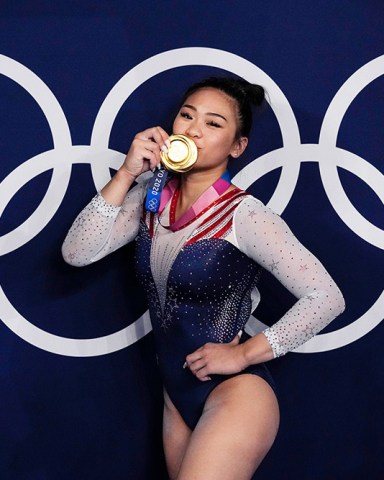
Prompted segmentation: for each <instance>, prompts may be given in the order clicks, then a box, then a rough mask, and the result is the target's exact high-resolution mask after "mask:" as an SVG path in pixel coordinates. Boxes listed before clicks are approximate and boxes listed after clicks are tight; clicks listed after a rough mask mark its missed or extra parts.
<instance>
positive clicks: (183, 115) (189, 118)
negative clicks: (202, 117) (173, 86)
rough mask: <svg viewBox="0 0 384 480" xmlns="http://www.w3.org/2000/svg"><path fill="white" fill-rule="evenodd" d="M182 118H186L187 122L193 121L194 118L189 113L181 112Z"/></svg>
mask: <svg viewBox="0 0 384 480" xmlns="http://www.w3.org/2000/svg"><path fill="white" fill-rule="evenodd" d="M180 116H181V117H183V118H186V119H187V120H192V117H191V115H190V114H189V113H188V112H180Z"/></svg>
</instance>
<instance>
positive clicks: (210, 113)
mask: <svg viewBox="0 0 384 480" xmlns="http://www.w3.org/2000/svg"><path fill="white" fill-rule="evenodd" d="M183 107H187V108H190V109H191V110H194V111H195V112H197V109H196V107H194V106H193V105H189V104H187V103H185V104H184V105H183ZM206 115H211V116H213V117H220V118H222V119H223V120H225V121H226V122H227V123H228V120H227V119H226V118H225V117H224V116H223V115H220V114H219V113H214V112H207V113H206Z"/></svg>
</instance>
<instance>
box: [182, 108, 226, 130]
mask: <svg viewBox="0 0 384 480" xmlns="http://www.w3.org/2000/svg"><path fill="white" fill-rule="evenodd" d="M180 116H181V117H183V118H185V119H186V120H193V118H192V116H191V115H190V114H189V113H188V112H180ZM207 125H209V126H210V127H214V128H222V126H221V125H220V124H219V123H217V122H215V121H214V120H209V121H208V122H207Z"/></svg>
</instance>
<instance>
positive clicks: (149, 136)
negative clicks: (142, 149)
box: [135, 127, 170, 151]
mask: <svg viewBox="0 0 384 480" xmlns="http://www.w3.org/2000/svg"><path fill="white" fill-rule="evenodd" d="M135 138H137V139H139V140H151V141H152V142H153V143H156V144H157V145H159V147H160V148H162V147H163V151H166V150H167V147H169V145H170V143H169V135H168V134H167V132H166V131H165V130H164V129H163V128H161V127H152V128H148V129H147V130H144V131H143V132H140V133H138V134H137V135H136V137H135Z"/></svg>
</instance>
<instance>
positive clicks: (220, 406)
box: [177, 374, 279, 480]
mask: <svg viewBox="0 0 384 480" xmlns="http://www.w3.org/2000/svg"><path fill="white" fill-rule="evenodd" d="M278 425H279V407H278V403H277V399H276V396H275V394H274V392H273V390H272V388H271V387H270V386H269V385H268V383H267V382H266V381H265V380H263V379H262V378H260V377H258V376H256V375H251V374H243V375H238V376H236V377H233V378H230V379H228V380H226V381H224V382H223V383H221V384H220V385H218V386H217V387H216V388H215V389H214V390H213V391H212V392H211V394H210V395H209V397H208V399H207V401H206V404H205V408H204V412H203V414H202V416H201V419H200V420H199V423H198V424H197V426H196V429H195V430H194V431H193V433H192V435H191V438H190V441H189V444H188V448H187V450H186V452H185V454H184V457H183V461H182V464H181V468H180V472H179V476H178V477H177V478H178V480H190V479H192V478H193V479H196V480H249V479H250V478H251V477H252V475H253V473H254V472H255V470H256V469H257V467H258V466H259V464H260V463H261V461H262V460H263V458H264V457H265V455H266V454H267V452H268V451H269V449H270V448H271V446H272V444H273V442H274V439H275V437H276V434H277V430H278Z"/></svg>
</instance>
